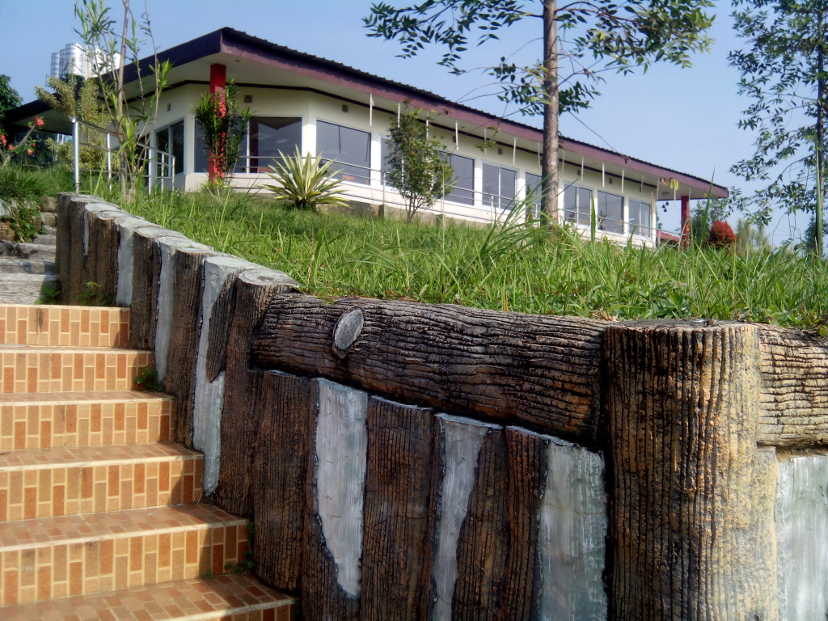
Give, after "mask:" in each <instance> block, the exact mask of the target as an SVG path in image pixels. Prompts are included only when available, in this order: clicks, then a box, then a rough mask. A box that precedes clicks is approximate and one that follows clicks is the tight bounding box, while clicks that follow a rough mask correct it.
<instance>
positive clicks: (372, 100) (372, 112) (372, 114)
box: [368, 93, 374, 128]
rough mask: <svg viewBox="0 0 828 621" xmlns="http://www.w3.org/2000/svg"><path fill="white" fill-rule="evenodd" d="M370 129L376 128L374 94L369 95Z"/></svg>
mask: <svg viewBox="0 0 828 621" xmlns="http://www.w3.org/2000/svg"><path fill="white" fill-rule="evenodd" d="M368 127H371V128H373V127H374V93H368Z"/></svg>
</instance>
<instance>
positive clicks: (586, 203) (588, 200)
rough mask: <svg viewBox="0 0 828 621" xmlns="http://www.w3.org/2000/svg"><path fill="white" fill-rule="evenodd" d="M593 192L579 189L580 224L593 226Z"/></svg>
mask: <svg viewBox="0 0 828 621" xmlns="http://www.w3.org/2000/svg"><path fill="white" fill-rule="evenodd" d="M591 223H592V190H588V189H586V188H578V224H581V225H583V226H591Z"/></svg>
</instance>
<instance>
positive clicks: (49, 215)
mask: <svg viewBox="0 0 828 621" xmlns="http://www.w3.org/2000/svg"><path fill="white" fill-rule="evenodd" d="M40 221H41V222H42V223H43V225H44V226H51V227H54V226H55V225H56V224H57V214H56V213H54V212H51V211H41V212H40Z"/></svg>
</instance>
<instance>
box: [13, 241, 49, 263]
mask: <svg viewBox="0 0 828 621" xmlns="http://www.w3.org/2000/svg"><path fill="white" fill-rule="evenodd" d="M0 255H5V256H8V257H19V258H21V259H48V260H52V261H54V259H55V245H54V244H38V243H33V242H23V243H19V244H17V243H14V242H0Z"/></svg>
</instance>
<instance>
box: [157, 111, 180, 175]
mask: <svg viewBox="0 0 828 621" xmlns="http://www.w3.org/2000/svg"><path fill="white" fill-rule="evenodd" d="M184 120H185V119H184V117H182V118H180V119H178V120H175V121H172V122H170V123H167V124H166V125H162V126H161V127H158V128H156V129H153V132H152V133H153V142H154V144H155V149H156V151H153V158H152V161H153V169H154V173H155V174H154V175H153V176H154V177H155V178H158V179H161V178H162V176H161V174H160V172H161V171H160V170H159V167H160V166H161V158H160V156H159V153H158V151H164V152H165V153H170V154H172V156H173V157H175V167H174V168H173V171H172V175H171V177H172V178H173V179H175V178H176V177H177V176H178V175H183V174H184V172H185V170H184V151H185V150H186V145H185V140H184V130H185V126H184ZM178 125H180V126H181V144H180V148H181V154H180V156H179V155H178V154H176V153H175V147H174V144H175V142H174V140H173V128H174V127H176V126H178ZM162 132H163V133H166V134H167V146H166V148H165V149H160V148H159V147H158V135H159V134H161V133H162ZM163 178H164V179H166V176H164V177H163Z"/></svg>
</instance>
